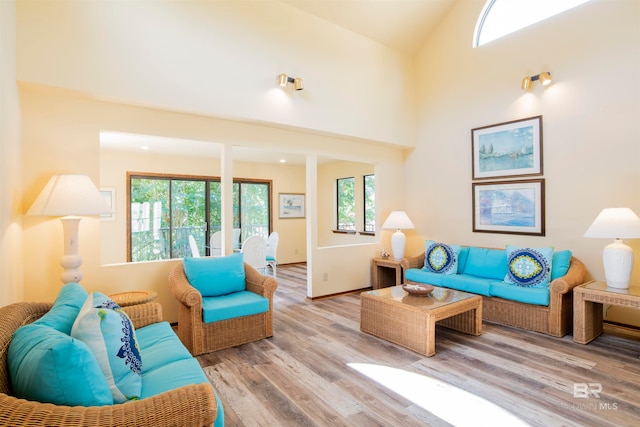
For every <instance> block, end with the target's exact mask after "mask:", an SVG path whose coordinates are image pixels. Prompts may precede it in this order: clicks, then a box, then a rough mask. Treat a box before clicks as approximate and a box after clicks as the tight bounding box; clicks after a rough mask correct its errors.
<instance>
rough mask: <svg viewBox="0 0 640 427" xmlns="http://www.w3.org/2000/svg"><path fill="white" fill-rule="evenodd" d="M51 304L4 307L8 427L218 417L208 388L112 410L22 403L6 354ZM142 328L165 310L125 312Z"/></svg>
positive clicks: (0, 312) (2, 391)
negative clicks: (18, 332) (14, 338)
mask: <svg viewBox="0 0 640 427" xmlns="http://www.w3.org/2000/svg"><path fill="white" fill-rule="evenodd" d="M50 308H51V304H49V303H33V302H23V303H16V304H11V305H8V306H5V307H2V308H0V424H2V425H7V426H15V427H17V426H40V425H41V426H100V427H104V426H123V427H140V426H150V427H160V426H185V427H186V426H189V427H191V426H206V425H212V424H213V422H214V420H215V419H216V417H217V402H216V397H215V394H214V391H213V387H212V386H211V385H210V384H194V385H188V386H184V387H180V388H177V389H175V390H171V391H168V392H165V393H161V394H158V395H156V396H153V397H149V398H146V399H142V400H137V401H132V402H127V403H122V404H115V405H109V406H91V407H85V406H73V407H72V406H61V405H53V404H51V403H40V402H34V401H28V400H24V399H18V398H16V397H14V396H12V395H11V393H12V390H11V380H10V377H9V368H8V364H7V353H8V350H9V343H10V341H11V337H12V336H13V333H14V331H15V330H16V329H18V328H19V327H20V326H23V325H26V324H29V323H31V322H33V321H34V320H36V319H38V318H40V317H41V316H42V315H44V314H45V313H46V312H47V311H49V309H50ZM123 309H124V310H125V311H126V313H127V314H128V315H129V317H130V318H131V320H132V321H133V324H134V327H136V328H141V327H144V326H146V325H149V324H152V323H156V322H158V321H161V320H162V306H161V305H160V304H158V303H147V304H141V305H137V306H130V307H123Z"/></svg>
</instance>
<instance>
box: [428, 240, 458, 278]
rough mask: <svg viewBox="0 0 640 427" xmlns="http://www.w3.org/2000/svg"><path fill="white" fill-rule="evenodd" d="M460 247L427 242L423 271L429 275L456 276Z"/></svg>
mask: <svg viewBox="0 0 640 427" xmlns="http://www.w3.org/2000/svg"><path fill="white" fill-rule="evenodd" d="M459 252H460V246H458V245H447V244H444V243H438V242H434V241H433V240H427V242H426V243H425V252H424V269H425V270H427V271H429V272H431V273H439V274H457V273H458V253H459Z"/></svg>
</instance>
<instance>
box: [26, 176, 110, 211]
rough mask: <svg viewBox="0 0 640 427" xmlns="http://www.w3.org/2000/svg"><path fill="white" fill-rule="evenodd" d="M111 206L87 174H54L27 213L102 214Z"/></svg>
mask: <svg viewBox="0 0 640 427" xmlns="http://www.w3.org/2000/svg"><path fill="white" fill-rule="evenodd" d="M110 212H111V208H109V205H108V204H107V202H106V201H105V200H104V198H103V197H102V196H101V195H100V191H98V189H97V188H96V186H95V185H94V184H93V181H91V178H89V177H88V176H87V175H55V176H52V177H51V179H50V180H49V182H48V183H47V185H46V186H45V187H44V189H43V190H42V191H41V192H40V195H39V196H38V198H37V199H36V200H35V201H34V202H33V205H31V208H29V211H28V212H27V215H38V216H67V215H100V214H105V213H110Z"/></svg>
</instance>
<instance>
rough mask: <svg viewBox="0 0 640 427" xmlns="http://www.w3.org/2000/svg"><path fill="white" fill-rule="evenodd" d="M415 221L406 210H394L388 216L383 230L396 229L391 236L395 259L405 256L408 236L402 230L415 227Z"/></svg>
mask: <svg viewBox="0 0 640 427" xmlns="http://www.w3.org/2000/svg"><path fill="white" fill-rule="evenodd" d="M414 228H415V227H414V226H413V223H412V222H411V220H410V219H409V216H408V215H407V214H406V213H405V212H404V211H392V212H391V213H390V214H389V216H388V217H387V219H386V221H385V222H384V224H382V229H383V230H396V232H395V233H393V235H392V236H391V252H393V259H395V260H399V259H402V258H403V257H404V248H405V246H406V244H407V238H406V236H405V235H404V233H403V232H402V231H401V230H410V229H414Z"/></svg>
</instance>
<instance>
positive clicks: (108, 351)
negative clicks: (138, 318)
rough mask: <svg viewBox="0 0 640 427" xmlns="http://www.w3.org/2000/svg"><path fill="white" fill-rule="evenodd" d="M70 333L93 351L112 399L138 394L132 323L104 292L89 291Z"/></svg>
mask: <svg viewBox="0 0 640 427" xmlns="http://www.w3.org/2000/svg"><path fill="white" fill-rule="evenodd" d="M71 336H72V337H73V338H76V339H78V340H80V341H82V342H84V343H85V344H86V345H87V346H88V347H89V349H90V350H91V352H92V353H93V354H94V356H95V358H96V360H97V361H98V365H99V366H100V369H101V370H102V373H103V374H104V376H105V378H106V379H107V382H108V384H109V387H110V389H111V394H112V396H113V401H114V402H116V403H123V402H126V401H128V400H136V399H139V398H140V395H141V392H142V358H141V356H140V348H139V346H138V342H137V339H136V334H135V330H134V329H133V324H132V323H131V320H130V319H129V317H128V316H127V315H126V314H125V313H124V311H122V309H121V308H120V306H118V305H117V304H116V303H115V302H113V301H112V300H111V299H110V298H109V297H107V296H106V295H104V294H101V293H100V292H93V293H92V294H90V295H89V296H88V297H87V300H86V301H85V303H84V305H83V306H82V308H81V309H80V314H78V318H77V319H76V321H75V322H74V324H73V327H72V328H71Z"/></svg>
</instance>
